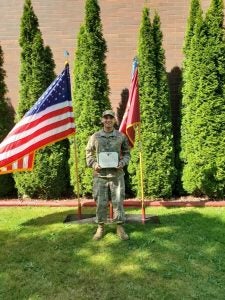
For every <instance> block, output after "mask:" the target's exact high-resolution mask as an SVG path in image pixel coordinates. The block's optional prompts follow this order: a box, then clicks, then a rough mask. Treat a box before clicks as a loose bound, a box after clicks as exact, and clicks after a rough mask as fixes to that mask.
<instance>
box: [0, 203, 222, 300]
mask: <svg viewBox="0 0 225 300" xmlns="http://www.w3.org/2000/svg"><path fill="white" fill-rule="evenodd" d="M68 213H71V211H66V212H65V211H64V212H63V213H56V214H50V215H47V216H45V217H42V218H36V219H33V220H30V221H27V222H26V223H24V224H23V225H25V226H22V228H21V231H17V232H14V231H11V232H10V231H9V232H7V231H2V232H1V238H0V240H1V244H2V246H1V248H2V250H3V253H2V254H1V256H0V260H1V261H0V263H1V266H2V267H1V285H0V295H2V297H3V299H38V297H39V299H54V298H55V299H62V298H63V299H105V300H108V299H224V294H225V287H224V284H223V283H224V281H225V253H224V240H225V239H224V222H223V221H222V220H221V219H220V218H219V216H209V215H208V216H207V215H203V214H202V213H201V211H200V210H196V211H194V210H191V211H190V210H188V211H184V210H182V211H180V210H178V209H177V210H170V211H169V213H168V214H164V215H161V216H160V220H161V225H160V226H159V225H157V226H156V225H153V224H146V225H142V224H127V225H126V227H127V232H128V233H129V234H130V237H131V239H130V240H129V241H127V242H123V241H120V240H119V239H118V238H117V237H116V236H115V234H114V231H115V227H114V226H113V225H109V226H108V227H107V229H106V235H105V237H104V238H103V240H101V241H99V242H94V241H92V240H91V238H92V235H93V233H94V230H95V227H96V226H95V225H90V224H83V225H74V224H70V225H64V224H61V225H60V224H59V223H60V222H62V220H63V215H64V217H65V216H66V214H68ZM48 219H49V220H48ZM48 224H55V225H53V227H51V228H48V226H46V228H43V227H40V228H39V226H43V225H48ZM26 226H31V227H32V226H33V228H32V229H33V231H32V232H31V231H30V230H29V231H27V230H26ZM29 229H30V228H29Z"/></svg>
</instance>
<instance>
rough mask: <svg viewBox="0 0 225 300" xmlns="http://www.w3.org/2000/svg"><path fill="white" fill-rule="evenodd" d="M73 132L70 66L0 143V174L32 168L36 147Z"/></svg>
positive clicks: (53, 141) (38, 147) (60, 138)
mask: <svg viewBox="0 0 225 300" xmlns="http://www.w3.org/2000/svg"><path fill="white" fill-rule="evenodd" d="M73 133H75V125H74V118H73V110H72V101H71V87H70V76H69V66H68V65H67V66H66V67H65V69H64V70H63V72H62V73H61V74H60V75H59V76H57V78H56V79H55V80H54V81H53V82H52V84H51V85H50V86H49V87H48V88H47V90H46V91H45V92H44V93H43V95H42V96H41V97H40V98H39V99H38V101H37V102H36V103H35V104H34V106H33V107H32V108H31V109H30V110H29V111H28V112H27V113H26V114H25V116H24V117H23V118H22V119H21V120H20V121H19V122H18V123H17V124H16V125H15V126H14V128H13V129H12V130H11V131H10V133H9V134H8V135H7V136H6V138H5V139H4V140H3V141H2V142H1V143H0V174H5V173H10V172H15V171H23V170H31V169H32V168H33V161H34V154H35V151H36V150H38V149H40V148H43V147H45V146H46V145H49V144H52V143H55V142H57V141H60V140H62V139H65V138H66V137H68V136H69V135H71V134H73Z"/></svg>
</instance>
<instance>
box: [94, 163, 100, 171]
mask: <svg viewBox="0 0 225 300" xmlns="http://www.w3.org/2000/svg"><path fill="white" fill-rule="evenodd" d="M100 169H101V167H100V166H99V164H97V163H96V164H95V166H94V170H95V171H99V170H100Z"/></svg>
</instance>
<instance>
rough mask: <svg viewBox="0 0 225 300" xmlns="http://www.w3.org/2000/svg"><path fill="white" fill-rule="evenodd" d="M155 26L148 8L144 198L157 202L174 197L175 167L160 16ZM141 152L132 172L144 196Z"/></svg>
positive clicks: (142, 77) (142, 39)
mask: <svg viewBox="0 0 225 300" xmlns="http://www.w3.org/2000/svg"><path fill="white" fill-rule="evenodd" d="M153 24H154V25H153V26H152V25H151V22H150V18H149V9H148V8H144V10H143V15H142V22H141V27H140V33H139V44H138V61H139V93H140V109H141V139H142V154H143V173H144V174H145V176H144V195H145V196H146V197H153V198H157V197H169V196H171V195H172V186H173V181H174V165H173V143H172V131H171V130H172V124H171V114H170V106H169V93H168V84H167V78H166V72H165V66H164V62H165V57H164V51H163V49H162V44H161V43H162V33H161V32H160V22H159V17H158V16H157V15H156V17H155V19H154V22H153ZM137 148H138V145H137V144H136V145H135V147H134V150H133V153H132V161H131V163H130V166H129V171H130V173H131V175H132V182H133V184H134V185H135V188H136V190H137V192H138V194H140V186H139V172H140V170H139V167H138V170H137V172H136V168H137V166H138V155H137V152H138V150H137Z"/></svg>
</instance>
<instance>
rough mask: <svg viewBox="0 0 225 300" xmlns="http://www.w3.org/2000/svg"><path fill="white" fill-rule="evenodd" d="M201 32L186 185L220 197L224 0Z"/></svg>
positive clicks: (224, 190) (223, 185) (224, 161)
mask: <svg viewBox="0 0 225 300" xmlns="http://www.w3.org/2000/svg"><path fill="white" fill-rule="evenodd" d="M197 29H198V27H197ZM196 31H197V30H196ZM200 32H201V34H200V35H199V34H198V35H197V34H196V33H195V34H196V36H195V37H193V44H194V45H195V44H198V45H199V47H198V49H197V50H198V53H197V55H196V56H195V57H197V59H196V61H195V62H196V64H195V68H196V69H197V70H198V74H197V75H198V78H199V79H198V81H197V84H196V83H195V86H194V87H195V93H194V94H193V95H194V100H193V101H192V102H190V103H189V105H188V106H187V107H186V115H187V111H190V112H191V113H192V118H191V121H189V124H188V125H186V128H185V129H186V131H185V135H184V139H183V141H184V145H185V147H184V150H183V152H184V153H183V157H184V162H185V165H184V173H183V182H184V188H185V189H186V190H187V191H188V192H190V193H194V194H200V195H202V194H203V195H208V196H210V197H215V198H219V197H224V195H225V171H224V170H225V169H224V167H225V156H224V147H225V140H224V132H225V123H224V120H225V69H224V65H225V37H224V28H223V1H222V0H212V2H211V5H210V8H209V10H208V12H207V14H206V18H205V20H204V22H203V24H202V27H201V31H200ZM196 40H198V43H196ZM192 80H193V79H192ZM186 120H187V117H186ZM190 122H191V123H190ZM184 124H185V123H184ZM190 140H192V143H190ZM188 150H189V152H188Z"/></svg>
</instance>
